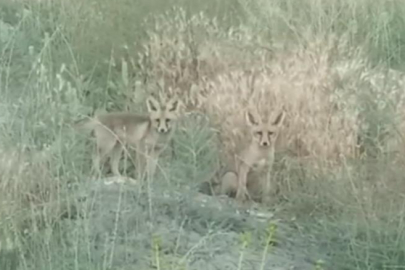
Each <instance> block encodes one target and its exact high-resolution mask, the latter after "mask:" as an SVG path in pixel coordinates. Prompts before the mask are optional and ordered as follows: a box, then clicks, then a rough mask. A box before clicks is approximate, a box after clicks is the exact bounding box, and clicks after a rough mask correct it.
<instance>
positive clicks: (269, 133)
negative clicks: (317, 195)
mask: <svg viewBox="0 0 405 270" xmlns="http://www.w3.org/2000/svg"><path fill="white" fill-rule="evenodd" d="M284 118H285V112H284V111H281V112H280V113H279V114H278V116H277V117H276V118H275V119H274V120H273V121H270V120H269V121H266V122H264V121H263V120H262V119H260V118H259V117H257V116H254V115H253V114H252V113H250V112H248V113H247V114H246V120H247V123H248V125H249V126H250V131H251V141H250V143H249V144H248V145H247V147H245V148H243V149H242V151H240V153H239V154H238V155H237V156H236V160H235V166H234V167H235V168H236V169H235V170H228V171H227V172H226V173H225V174H223V176H222V178H221V181H220V182H221V183H220V186H219V188H218V189H217V191H218V192H219V193H221V194H229V193H232V192H235V190H236V199H238V200H244V199H245V198H246V196H247V195H248V192H247V188H248V184H253V185H250V186H251V187H253V188H254V189H256V190H257V189H260V187H259V188H258V187H257V183H248V180H249V181H251V180H250V178H255V179H252V181H256V180H257V179H256V178H257V177H253V175H252V174H251V173H252V171H262V170H263V168H264V167H265V166H266V165H267V166H268V167H269V169H271V167H272V164H273V161H274V151H275V149H274V148H275V141H276V139H277V137H278V134H279V130H280V127H281V126H282V124H283V121H284ZM267 182H268V181H265V182H264V185H261V188H262V189H263V190H262V191H263V192H264V194H265V195H266V194H267V193H268V191H269V190H268V189H269V185H270V183H267Z"/></svg>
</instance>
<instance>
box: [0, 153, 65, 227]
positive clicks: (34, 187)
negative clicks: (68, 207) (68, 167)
mask: <svg viewBox="0 0 405 270" xmlns="http://www.w3.org/2000/svg"><path fill="white" fill-rule="evenodd" d="M0 174H1V178H0V219H1V220H2V221H3V222H6V221H12V222H13V224H9V225H10V226H11V228H14V230H17V231H14V233H21V230H25V229H33V230H34V231H37V230H38V229H40V228H42V227H43V226H44V225H45V224H52V223H54V222H55V221H57V220H59V219H60V204H58V203H55V202H57V201H58V199H59V198H58V194H59V192H58V182H57V181H56V180H55V179H54V178H53V177H52V175H51V172H50V169H49V156H47V155H46V154H45V152H37V153H34V152H32V151H28V150H19V149H5V148H3V149H2V151H1V155H0Z"/></svg>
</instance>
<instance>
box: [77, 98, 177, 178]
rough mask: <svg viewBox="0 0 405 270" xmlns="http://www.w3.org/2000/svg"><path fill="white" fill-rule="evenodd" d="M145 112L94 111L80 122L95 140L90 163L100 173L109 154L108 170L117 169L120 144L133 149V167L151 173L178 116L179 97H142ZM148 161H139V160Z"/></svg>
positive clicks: (167, 141)
mask: <svg viewBox="0 0 405 270" xmlns="http://www.w3.org/2000/svg"><path fill="white" fill-rule="evenodd" d="M146 105H147V109H148V113H149V115H147V116H146V115H139V114H134V113H125V112H115V113H105V114H98V115H96V116H95V117H94V118H93V119H90V120H88V121H87V122H85V123H83V124H81V125H80V126H82V127H84V128H87V129H90V130H93V131H94V135H95V138H96V143H97V153H96V155H95V157H94V160H93V166H94V167H95V169H96V170H97V171H98V172H99V173H100V163H101V162H102V161H103V160H104V159H105V158H107V157H108V156H110V165H111V170H112V173H113V174H114V175H117V176H119V175H121V174H120V172H119V169H118V167H119V161H120V158H121V155H122V152H123V150H124V145H128V146H131V147H134V148H135V150H136V159H137V170H139V169H143V168H140V167H141V166H145V165H146V166H147V167H148V174H149V176H152V175H153V174H154V172H155V169H156V165H157V164H156V162H157V160H156V159H157V158H158V156H159V155H160V153H161V152H162V151H163V150H164V148H165V147H166V146H167V143H169V140H170V139H171V135H172V133H173V127H174V122H175V120H176V119H177V117H178V112H179V101H178V100H177V99H176V98H171V99H169V100H168V101H167V102H165V101H163V102H162V100H160V102H159V101H158V100H157V99H155V98H154V97H153V96H150V97H149V98H148V99H147V100H146ZM145 159H146V160H147V161H150V162H146V163H145V162H143V163H141V160H145Z"/></svg>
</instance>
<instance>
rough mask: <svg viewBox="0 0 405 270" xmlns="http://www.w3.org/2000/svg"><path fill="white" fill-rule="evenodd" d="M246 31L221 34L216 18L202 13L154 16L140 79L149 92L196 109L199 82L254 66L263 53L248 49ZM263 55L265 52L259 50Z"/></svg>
mask: <svg viewBox="0 0 405 270" xmlns="http://www.w3.org/2000/svg"><path fill="white" fill-rule="evenodd" d="M246 30H247V29H242V28H238V29H237V28H230V29H229V30H228V31H224V30H223V29H221V28H220V27H219V26H218V23H217V21H216V20H215V19H209V18H208V17H206V16H205V15H204V14H203V13H200V14H196V15H192V16H191V17H190V18H188V17H187V15H186V12H185V11H184V10H183V9H181V8H175V9H173V10H171V11H170V12H167V13H165V14H164V15H162V16H160V17H157V18H156V20H155V21H154V26H153V28H152V29H150V30H148V32H147V33H148V37H149V38H148V40H147V42H145V43H144V45H143V50H142V52H141V53H140V54H139V57H138V59H139V60H138V66H139V67H140V70H141V74H140V76H141V78H142V79H143V81H144V82H145V84H146V86H147V88H152V89H155V88H156V84H157V85H158V88H159V89H160V90H163V91H164V92H169V93H170V94H177V95H179V96H180V97H181V98H182V100H183V103H184V104H185V105H186V107H187V108H188V109H189V110H190V109H195V108H196V107H197V106H198V104H199V102H200V97H199V96H200V94H201V92H200V91H201V89H199V87H198V85H199V84H200V83H201V82H203V81H207V80H208V81H209V80H212V79H214V78H215V77H216V76H218V74H222V73H225V72H230V71H232V70H239V69H240V67H241V66H254V65H256V64H255V63H257V61H256V59H257V58H258V57H262V56H263V54H260V55H255V54H257V52H256V51H252V50H246V49H247V48H251V47H252V44H256V43H257V41H256V40H255V39H256V37H254V36H253V35H251V34H249V32H248V31H246ZM260 51H263V49H260Z"/></svg>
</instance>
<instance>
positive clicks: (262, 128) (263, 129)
mask: <svg viewBox="0 0 405 270" xmlns="http://www.w3.org/2000/svg"><path fill="white" fill-rule="evenodd" d="M284 118H285V113H284V111H281V112H280V114H279V115H278V116H277V117H276V119H275V120H274V121H271V120H269V121H268V122H267V123H265V122H263V121H262V120H261V119H259V118H257V117H255V116H254V115H253V114H251V113H250V112H248V113H246V121H247V123H248V125H249V126H250V127H251V134H252V139H253V141H254V142H255V143H257V145H258V146H260V147H261V148H267V147H271V146H273V145H274V143H275V141H276V139H277V136H278V131H279V129H280V127H281V125H282V124H283V121H284Z"/></svg>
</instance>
